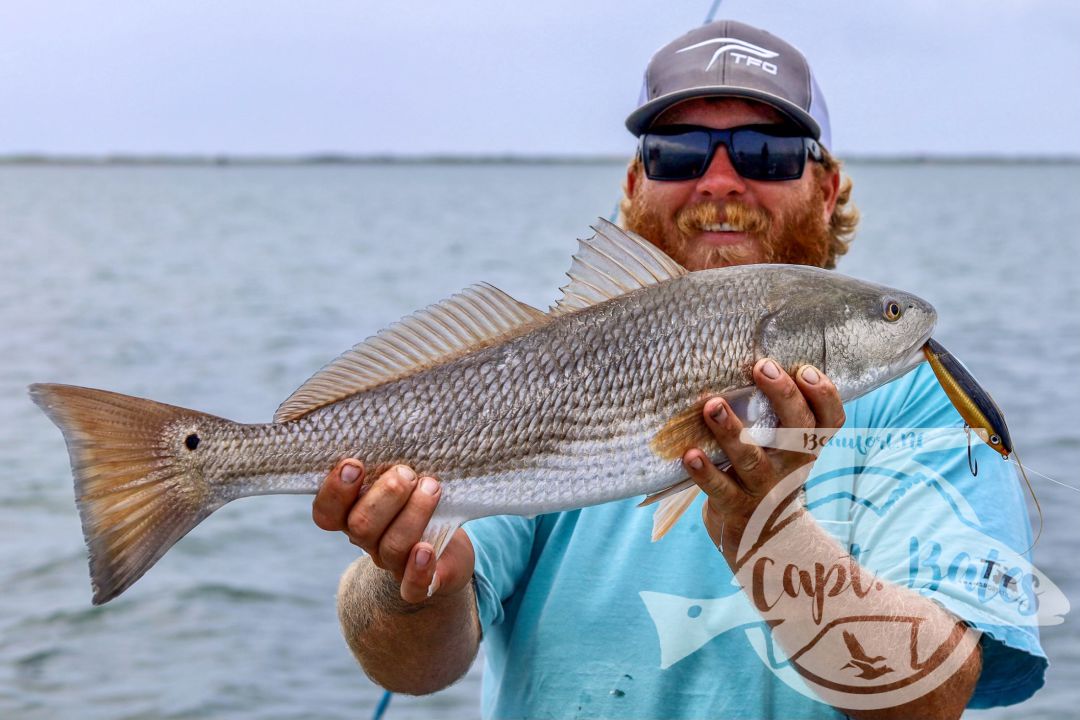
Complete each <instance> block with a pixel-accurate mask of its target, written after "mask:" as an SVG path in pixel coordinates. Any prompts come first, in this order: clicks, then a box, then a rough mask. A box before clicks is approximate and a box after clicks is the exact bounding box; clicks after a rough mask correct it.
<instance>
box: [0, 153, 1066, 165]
mask: <svg viewBox="0 0 1080 720" xmlns="http://www.w3.org/2000/svg"><path fill="white" fill-rule="evenodd" d="M628 158H629V156H628V155H624V154H620V153H424V154H417V155H409V154H399V153H347V152H314V153H126V152H117V153H39V152H12V153H0V165H91V166H99V165H108V166H112V165H121V166H122V165H196V166H224V165H238V166H249V165H250V166H254V165H504V164H505V165H511V164H520V165H599V164H614V163H619V164H625V163H626V162H627V161H628ZM841 158H842V159H843V160H844V162H852V163H868V164H872V163H882V164H921V163H943V164H1054V165H1073V164H1080V155H1072V154H1061V155H1048V154H1040V153H1014V154H1006V153H850V154H844V155H842V156H841Z"/></svg>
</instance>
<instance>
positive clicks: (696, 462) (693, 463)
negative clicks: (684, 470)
mask: <svg viewBox="0 0 1080 720" xmlns="http://www.w3.org/2000/svg"><path fill="white" fill-rule="evenodd" d="M686 464H687V465H689V466H690V467H691V468H693V469H694V470H700V469H701V468H703V467H705V464H704V463H703V462H701V458H700V457H698V456H697V455H694V456H693V457H692V458H690V461H689V462H687V463H686Z"/></svg>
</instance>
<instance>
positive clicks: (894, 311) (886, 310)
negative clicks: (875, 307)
mask: <svg viewBox="0 0 1080 720" xmlns="http://www.w3.org/2000/svg"><path fill="white" fill-rule="evenodd" d="M903 314H904V308H903V307H902V306H901V305H900V303H898V302H897V301H896V300H892V299H888V300H886V301H885V303H884V307H883V308H882V312H881V315H882V317H884V318H885V319H886V320H888V321H889V322H896V321H897V320H899V319H900V316H901V315H903Z"/></svg>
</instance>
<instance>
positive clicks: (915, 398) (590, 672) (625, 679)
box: [465, 363, 1054, 718]
mask: <svg viewBox="0 0 1080 720" xmlns="http://www.w3.org/2000/svg"><path fill="white" fill-rule="evenodd" d="M845 410H846V412H847V422H846V424H845V428H897V429H903V428H920V429H926V428H931V429H932V428H957V429H958V428H962V427H963V421H962V420H961V418H960V416H959V415H958V414H957V413H956V411H955V410H954V409H953V407H952V405H951V404H950V403H949V401H948V399H947V398H946V397H945V394H944V392H943V391H942V390H941V387H940V385H939V384H938V382H937V380H936V378H935V377H934V375H933V372H932V370H931V369H930V368H929V366H928V365H926V364H925V363H924V364H921V365H920V366H919V367H918V368H916V369H915V370H913V371H911V372H910V373H908V374H907V375H905V376H903V377H901V378H899V379H897V380H895V381H893V382H891V383H889V384H888V385H886V386H884V387H882V388H879V389H878V390H876V391H874V392H873V393H870V394H868V395H866V396H865V397H863V398H860V399H858V400H855V401H853V402H851V403H848V404H847V405H846V406H845ZM958 432H960V431H959V430H958V431H957V432H954V433H952V435H953V436H954V437H955V435H956V434H957V433H958ZM932 436H933V433H929V434H926V433H921V434H916V433H912V434H906V433H895V434H888V433H881V434H878V433H858V432H856V433H854V434H853V435H852V436H851V437H850V438H847V439H844V440H842V437H843V436H841V435H838V436H837V438H836V439H834V440H833V441H832V442H830V443H829V444H828V445H827V446H826V449H825V450H824V452H823V453H822V454H821V456H820V457H819V458H818V460H817V462H816V464H815V465H814V470H813V473H812V474H811V476H810V478H809V479H808V480H807V483H806V505H807V508H808V509H809V510H810V512H811V513H812V514H813V516H814V517H815V519H817V520H818V521H819V523H820V524H821V527H822V528H823V529H824V530H825V531H826V532H828V533H829V534H831V535H832V536H833V537H835V538H836V539H837V540H838V541H839V542H840V543H841V545H842V546H844V547H845V548H847V549H848V550H849V551H850V552H852V553H853V554H854V555H855V556H857V557H858V558H859V560H860V563H861V564H862V565H863V566H864V567H867V568H869V569H871V570H873V571H874V572H875V573H877V574H878V575H879V576H881V577H884V578H887V579H889V580H890V581H892V582H894V583H896V584H898V585H902V586H905V587H910V588H913V589H914V590H916V591H918V592H920V593H921V594H923V595H924V596H926V597H929V598H932V599H933V600H934V601H936V602H938V603H940V604H941V605H942V606H944V607H946V608H947V609H949V610H950V611H951V612H952V613H954V614H955V615H957V616H959V617H960V618H962V619H964V620H965V621H967V622H968V623H969V624H971V625H973V626H975V627H976V628H978V629H979V630H981V631H982V632H983V635H982V638H981V640H980V642H981V644H982V653H983V654H982V657H983V660H982V662H983V670H982V675H981V677H980V679H979V683H978V686H977V688H976V690H975V694H974V697H973V698H972V700H971V702H970V704H969V707H976V708H980V707H990V706H995V705H1006V704H1011V703H1017V702H1020V701H1022V700H1024V699H1026V698H1028V697H1030V696H1031V695H1032V694H1033V693H1034V692H1035V691H1036V690H1037V689H1038V688H1039V687H1041V686H1042V684H1043V675H1044V673H1045V670H1046V668H1047V660H1046V655H1045V654H1044V653H1043V651H1042V648H1041V647H1040V645H1039V634H1038V628H1037V624H1036V622H1035V620H1034V614H1035V612H1034V610H1035V608H1034V607H1033V605H1037V604H1038V600H1037V599H1036V598H1033V597H1032V593H1031V588H1032V584H1033V581H1032V578H1031V577H1030V573H1029V572H1026V571H1025V570H1024V569H1019V570H1017V569H1016V568H1008V569H1004V564H1003V563H1000V562H999V563H990V565H989V566H990V568H991V570H992V571H991V572H987V573H984V572H983V571H984V569H985V567H986V566H987V563H986V560H987V559H988V558H989V559H991V560H992V559H995V558H1004V557H1008V556H1009V555H1010V553H1011V555H1013V556H1016V555H1017V554H1018V553H1024V552H1025V551H1026V549H1027V548H1028V547H1029V546H1030V545H1031V529H1030V524H1029V522H1028V518H1027V511H1026V507H1025V499H1024V491H1023V488H1022V486H1021V484H1020V482H1019V480H1018V477H1017V475H1016V473H1015V471H1014V470H1013V467H1012V466H1011V465H1010V464H1008V463H1006V462H1005V461H1003V460H1002V459H1001V457H1000V456H998V455H997V453H995V452H994V451H993V450H992V449H990V448H988V447H987V446H985V445H984V444H983V443H982V442H980V441H979V440H978V439H977V438H973V446H972V449H971V452H972V456H973V458H974V460H975V461H977V463H978V475H977V476H974V477H973V476H972V473H971V471H970V469H969V463H968V450H967V446H966V445H964V444H963V443H962V442H961V443H956V442H953V443H952V446H951V447H947V448H946V449H941V445H942V443H941V442H935V440H934V438H933V437H932ZM945 444H946V445H948V443H945ZM639 501H640V498H634V499H629V500H625V501H621V502H615V503H608V504H605V505H599V506H595V507H590V508H585V509H583V510H576V511H573V512H564V513H554V514H549V515H542V516H539V517H536V518H522V517H515V516H499V517H491V518H483V519H480V520H476V521H473V522H470V523H467V524H466V525H465V530H466V532H467V533H468V534H469V537H470V538H471V539H472V542H473V544H474V546H475V548H476V588H477V604H478V609H479V614H480V621H481V625H482V628H483V633H484V656H485V668H484V680H483V704H482V708H483V715H484V717H489V718H490V717H495V718H518V717H521V718H524V717H528V718H543V717H552V718H570V717H583V718H614V717H619V718H705V717H710V718H718V717H739V718H745V717H753V718H765V717H775V718H834V717H843V715H842V714H841V713H840V712H839V711H837V710H835V709H834V708H832V707H830V706H829V705H826V704H825V703H823V702H821V701H819V700H817V699H816V698H812V697H808V695H812V693H810V691H809V689H808V688H806V687H805V685H802V692H800V691H799V690H796V689H794V687H793V686H799V685H800V680H799V679H798V676H797V674H795V673H794V670H793V668H792V667H791V665H790V663H788V662H787V661H786V660H785V659H784V656H783V654H782V653H781V652H778V650H777V648H778V646H775V645H773V643H772V641H771V636H770V633H769V630H768V626H767V625H766V624H765V623H764V621H763V620H762V619H761V617H760V615H757V614H756V613H755V611H754V610H753V607H752V606H751V604H750V602H749V600H748V599H747V597H746V594H745V593H744V592H743V591H742V590H740V589H739V588H738V587H737V586H735V585H734V584H733V583H732V573H731V570H730V569H729V567H728V564H727V562H726V561H725V560H724V558H723V556H721V554H720V553H719V552H718V551H717V550H716V548H715V547H714V546H713V544H712V542H711V540H710V539H709V536H708V533H707V532H706V531H705V528H704V526H703V524H702V522H701V519H700V518H701V503H702V501H703V499H702V497H699V498H698V499H697V500H696V501H695V504H694V505H693V506H692V507H691V508H690V509H689V510H688V511H687V512H686V514H685V516H684V517H683V518H682V519H681V520H680V521H679V522H678V523H677V524H676V525H675V527H674V528H673V529H672V530H671V531H670V532H669V533H668V534H667V535H666V536H665V537H664V538H663V539H661V540H660V541H659V542H656V543H653V542H651V541H650V535H651V530H652V521H653V517H652V516H653V512H652V511H653V507H655V506H653V507H648V508H639V507H637V504H638V502H639ZM1009 548H1011V551H1010V550H1009ZM984 574H986V575H988V576H990V578H991V579H990V580H988V581H987V580H985V579H983V575H984ZM1034 582H1035V583H1037V582H1038V581H1037V580H1036V581H1034ZM993 583H997V584H999V585H1000V584H1001V583H1004V587H1006V590H1004V591H1001V592H997V593H995V592H993V587H994V586H993V585H992V584H993ZM988 587H990V591H988ZM1044 609H1045V608H1044ZM1050 610H1051V611H1053V610H1054V608H1050ZM869 649H871V648H868V650H869ZM784 678H787V681H785V679H784Z"/></svg>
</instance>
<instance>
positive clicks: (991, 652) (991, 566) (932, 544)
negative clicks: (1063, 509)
mask: <svg viewBox="0 0 1080 720" xmlns="http://www.w3.org/2000/svg"><path fill="white" fill-rule="evenodd" d="M847 410H848V422H847V423H845V430H844V431H843V432H844V433H848V434H846V435H843V436H841V435H839V434H838V436H837V437H838V438H841V437H842V438H846V439H845V440H843V441H842V442H838V443H837V446H836V447H833V445H832V442H830V445H829V446H828V448H827V450H826V451H825V452H824V453H823V454H822V458H825V457H826V455H829V456H830V457H829V458H828V460H827V461H826V463H824V464H822V463H821V462H820V460H819V464H822V465H823V467H822V473H821V476H822V477H827V476H829V475H830V474H831V476H832V477H833V478H834V479H835V478H838V477H840V476H842V475H843V472H842V470H843V469H844V468H847V469H848V470H849V472H848V473H847V475H846V477H848V478H850V483H851V487H850V492H851V496H852V497H853V498H854V499H855V502H853V503H852V504H851V510H850V513H851V515H850V523H849V529H848V533H849V535H848V537H847V540H848V544H849V547H850V549H851V552H852V554H853V555H855V556H856V557H857V558H858V560H859V562H860V564H862V565H864V566H865V567H867V568H869V569H870V570H873V571H874V572H875V573H876V574H878V575H879V576H881V577H883V578H885V579H888V580H890V581H891V582H893V583H895V584H898V585H901V586H906V587H909V588H911V589H912V590H914V591H916V592H918V593H920V594H921V595H923V596H924V597H927V598H929V599H931V600H933V601H934V602H937V603H938V604H940V605H941V606H943V607H944V608H946V609H947V610H949V611H950V612H952V613H953V614H954V615H956V616H957V617H959V618H961V619H962V620H964V621H965V622H967V623H968V624H969V625H971V626H973V627H975V628H976V629H978V630H980V631H981V632H982V637H981V641H980V642H981V645H982V650H983V660H982V665H983V668H982V674H981V676H980V678H979V682H978V684H977V686H976V689H975V693H974V695H973V697H972V699H971V701H970V702H969V707H972V708H984V707H992V706H996V705H1008V704H1013V703H1017V702H1021V701H1023V700H1026V699H1027V698H1029V697H1030V696H1031V695H1032V694H1034V693H1035V691H1036V690H1038V689H1039V688H1040V687H1041V686H1042V685H1043V682H1044V674H1045V671H1046V668H1047V666H1048V663H1047V659H1046V654H1045V653H1044V652H1043V650H1042V647H1041V646H1040V644H1039V631H1038V624H1039V614H1040V607H1039V605H1040V602H1041V601H1043V598H1044V597H1047V596H1046V595H1045V593H1042V594H1040V592H1038V591H1037V590H1038V588H1039V584H1040V577H1041V576H1040V575H1039V574H1038V573H1037V571H1035V570H1034V568H1033V566H1032V565H1031V561H1030V553H1029V549H1030V547H1031V544H1032V535H1031V526H1030V523H1029V521H1028V517H1027V507H1026V503H1025V498H1024V489H1023V485H1022V482H1021V481H1020V479H1019V477H1018V476H1017V473H1016V472H1015V470H1014V468H1013V465H1012V464H1011V463H1007V462H1005V461H1004V460H1003V459H1002V458H1001V457H1000V456H999V455H998V454H997V453H996V452H995V451H994V450H993V449H992V448H990V447H988V446H987V445H986V444H985V443H983V442H982V441H981V440H980V439H979V438H978V437H977V436H975V435H974V434H972V435H971V437H970V449H969V445H968V443H967V436H966V434H965V432H964V422H963V420H962V419H961V418H960V416H959V414H958V413H957V412H956V410H955V409H954V408H953V407H952V404H951V403H950V402H949V400H948V398H947V397H946V395H945V393H944V391H943V390H942V389H941V386H940V385H939V384H938V382H937V379H936V378H935V377H934V375H933V372H932V370H931V369H930V368H929V366H927V365H925V364H924V365H921V366H919V368H917V369H916V370H914V371H912V372H911V373H909V374H907V375H905V376H904V377H902V378H900V379H898V380H896V381H894V382H893V383H891V384H890V385H887V386H885V387H884V388H881V389H880V390H879V391H876V392H875V393H872V394H870V395H868V396H866V397H865V398H862V399H860V400H857V401H855V402H854V403H851V404H849V407H848V408H847ZM849 428H850V430H849ZM969 453H970V455H969ZM976 469H977V474H975V473H974V472H973V470H976ZM815 474H816V475H817V474H818V470H817V467H815ZM820 495H821V494H820V492H819V493H818V496H819V497H820ZM809 497H810V491H809V489H808V498H809ZM1044 589H1045V588H1044Z"/></svg>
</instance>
